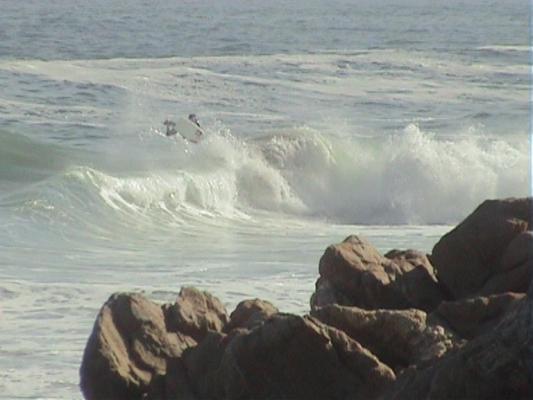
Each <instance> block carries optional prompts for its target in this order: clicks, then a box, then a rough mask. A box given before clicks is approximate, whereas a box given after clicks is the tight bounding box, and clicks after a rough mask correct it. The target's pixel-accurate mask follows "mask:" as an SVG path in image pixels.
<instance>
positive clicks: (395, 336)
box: [312, 305, 461, 371]
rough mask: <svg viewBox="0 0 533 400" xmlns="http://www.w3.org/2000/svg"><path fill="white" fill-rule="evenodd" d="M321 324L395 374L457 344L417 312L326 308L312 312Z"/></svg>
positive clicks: (446, 333) (440, 327)
mask: <svg viewBox="0 0 533 400" xmlns="http://www.w3.org/2000/svg"><path fill="white" fill-rule="evenodd" d="M312 315H313V316H314V317H315V318H317V319H319V320H320V321H321V322H323V323H325V324H327V325H330V326H333V327H335V328H337V329H339V330H341V331H343V332H345V333H346V334H347V335H348V336H350V337H351V338H353V339H354V340H357V341H358V342H359V343H361V344H362V345H363V346H364V347H366V348H367V349H369V350H370V351H371V352H372V353H373V354H375V355H376V356H377V357H378V358H379V359H380V360H381V361H382V362H384V363H385V364H387V365H388V366H390V367H392V368H393V369H394V370H395V371H398V370H400V369H403V368H405V367H407V366H409V365H413V364H417V363H419V362H421V361H425V360H430V359H433V358H435V357H441V356H442V355H443V354H444V353H446V352H447V351H448V350H449V349H452V348H454V347H456V346H457V344H458V343H459V344H460V342H461V341H460V340H459V341H458V340H457V338H456V337H455V336H454V335H453V334H451V333H450V332H446V330H445V329H444V328H443V327H442V326H438V325H430V324H428V323H427V320H426V313H425V312H423V311H421V310H416V309H407V310H375V311H368V310H363V309H360V308H357V307H344V306H339V305H330V306H326V307H323V308H318V309H315V310H313V311H312Z"/></svg>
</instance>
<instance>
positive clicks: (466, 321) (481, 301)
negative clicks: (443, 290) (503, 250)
mask: <svg viewBox="0 0 533 400" xmlns="http://www.w3.org/2000/svg"><path fill="white" fill-rule="evenodd" d="M525 297H526V295H525V294H522V293H502V294H496V295H492V296H488V297H474V298H469V299H464V300H458V301H444V302H442V303H441V304H440V305H439V307H438V308H437V309H436V310H435V311H434V312H433V315H434V316H435V317H437V318H439V319H441V320H443V321H445V322H446V323H447V325H448V326H449V327H450V328H452V329H453V330H454V331H455V332H456V333H457V334H459V335H460V336H461V337H463V338H465V339H473V338H474V337H476V336H479V335H481V334H483V333H486V332H488V331H489V330H490V329H492V328H493V327H494V326H495V325H496V324H498V322H500V320H501V319H502V318H503V317H504V315H505V314H506V313H507V312H508V311H509V310H510V309H511V308H512V307H514V306H516V305H517V304H519V303H520V301H521V300H522V299H524V298H525Z"/></svg>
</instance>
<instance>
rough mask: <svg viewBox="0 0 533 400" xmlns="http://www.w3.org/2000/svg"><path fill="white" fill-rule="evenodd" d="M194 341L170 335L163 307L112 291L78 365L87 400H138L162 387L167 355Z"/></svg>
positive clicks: (190, 344)
mask: <svg viewBox="0 0 533 400" xmlns="http://www.w3.org/2000/svg"><path fill="white" fill-rule="evenodd" d="M194 344H195V342H194V341H193V340H192V339H191V338H188V337H186V336H183V335H181V334H176V333H169V332H167V330H166V326H165V318H164V315H163V312H162V310H161V307H160V306H159V305H157V304H155V303H152V302H151V301H149V300H147V299H145V298H144V297H143V296H141V295H140V294H127V293H122V294H114V295H112V296H111V297H110V298H109V300H108V301H107V302H106V303H105V304H104V306H103V307H102V309H101V310H100V313H99V314H98V317H97V319H96V322H95V325H94V328H93V331H92V333H91V336H90V337H89V340H88V342H87V346H86V348H85V352H84V355H83V361H82V365H81V368H80V379H81V381H80V386H81V389H82V391H83V395H84V396H85V398H86V399H87V400H92V399H95V400H102V399H113V400H122V399H124V400H134V399H141V398H142V397H143V396H144V395H145V394H147V393H160V392H161V391H164V390H165V389H164V375H165V374H166V367H167V359H168V358H170V357H178V356H180V355H181V353H182V352H183V350H184V349H186V348H188V347H190V346H192V345H194Z"/></svg>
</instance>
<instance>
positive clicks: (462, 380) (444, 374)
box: [384, 299, 533, 400]
mask: <svg viewBox="0 0 533 400" xmlns="http://www.w3.org/2000/svg"><path fill="white" fill-rule="evenodd" d="M532 304H533V303H532V302H531V300H530V299H527V300H526V299H523V300H521V301H520V304H519V305H518V306H517V307H515V308H513V309H512V310H511V311H510V312H509V313H508V314H507V315H506V317H505V318H503V319H502V321H501V322H500V323H499V324H498V325H497V326H496V327H495V328H494V329H493V330H492V331H490V332H487V333H486V334H484V335H480V336H478V337H477V338H475V339H473V340H471V341H470V342H468V343H467V344H466V345H465V346H464V347H462V348H460V349H458V350H456V351H452V352H449V353H448V354H447V355H446V356H445V357H443V358H442V359H438V360H432V362H430V363H427V364H425V365H420V366H417V367H412V368H409V369H408V370H406V371H405V372H404V373H403V374H402V375H401V376H400V378H399V379H398V381H397V382H396V384H395V385H394V386H392V387H390V388H389V391H388V393H387V394H386V395H385V396H384V399H386V400H392V399H398V400H403V399H420V400H425V399H428V400H429V399H432V400H433V399H435V400H441V399H442V400H444V399H472V400H477V399H479V400H481V399H494V400H496V399H498V400H499V399H523V400H526V399H530V398H531V395H532V394H533V393H532V386H531V384H532V383H533V376H532V373H533V368H532V367H533V338H532V336H531V332H533V318H532V315H533V305H532Z"/></svg>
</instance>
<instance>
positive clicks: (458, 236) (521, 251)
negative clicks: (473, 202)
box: [431, 198, 533, 299]
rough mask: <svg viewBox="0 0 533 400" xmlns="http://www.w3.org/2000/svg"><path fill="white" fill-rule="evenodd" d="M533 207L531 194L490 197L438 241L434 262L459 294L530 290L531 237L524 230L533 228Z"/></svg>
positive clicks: (455, 292) (463, 295) (458, 297)
mask: <svg viewBox="0 0 533 400" xmlns="http://www.w3.org/2000/svg"><path fill="white" fill-rule="evenodd" d="M532 206H533V199H532V198H522V199H506V200H487V201H485V202H483V203H482V204H481V205H480V206H479V207H478V208H477V209H476V210H475V211H474V212H473V213H472V214H470V215H469V216H468V217H467V218H466V219H465V220H464V221H463V222H461V223H460V224H459V225H458V226H457V227H456V228H454V229H453V230H452V231H450V232H448V233H447V234H446V235H445V236H443V237H442V238H441V239H440V240H439V242H438V243H437V244H436V245H435V247H434V248H433V252H432V254H431V262H432V264H433V266H434V267H435V269H436V271H437V275H438V279H439V280H440V281H441V282H442V283H443V284H444V285H445V286H446V287H447V288H448V289H449V291H450V292H451V293H452V294H453V296H454V298H455V299H461V298H464V297H468V296H472V295H476V294H483V295H488V294H495V293H502V292H518V291H526V290H527V286H525V287H524V285H527V283H528V282H529V281H530V278H531V268H530V267H528V264H530V263H531V262H529V263H528V261H527V255H528V254H529V253H528V251H526V250H525V248H524V246H527V243H531V238H530V234H526V235H521V234H524V232H526V231H527V230H530V229H531V225H530V224H531V220H532ZM514 240H516V241H517V242H514ZM511 244H512V246H511ZM508 247H510V248H509V249H508ZM524 257H525V261H523V262H520V260H524ZM517 260H518V261H517Z"/></svg>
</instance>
